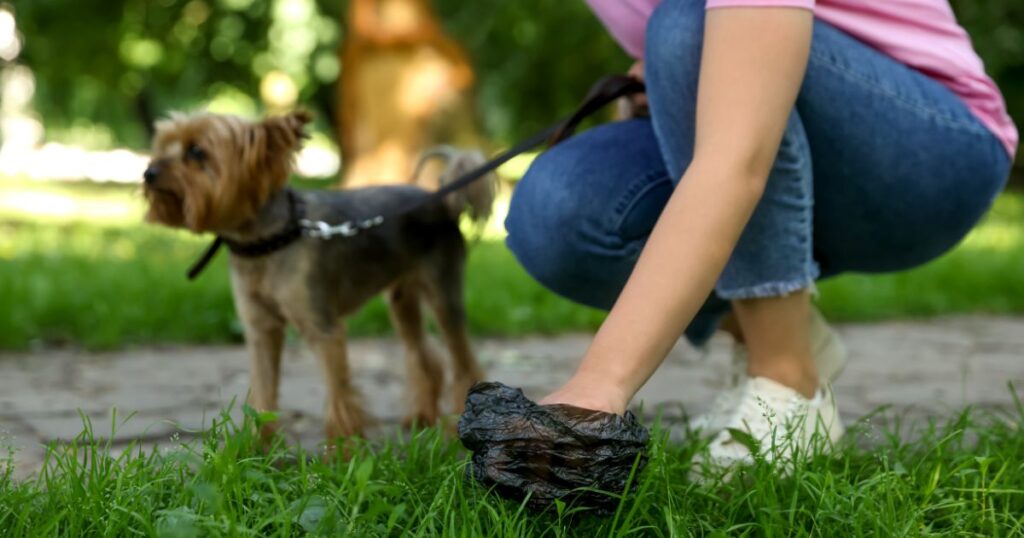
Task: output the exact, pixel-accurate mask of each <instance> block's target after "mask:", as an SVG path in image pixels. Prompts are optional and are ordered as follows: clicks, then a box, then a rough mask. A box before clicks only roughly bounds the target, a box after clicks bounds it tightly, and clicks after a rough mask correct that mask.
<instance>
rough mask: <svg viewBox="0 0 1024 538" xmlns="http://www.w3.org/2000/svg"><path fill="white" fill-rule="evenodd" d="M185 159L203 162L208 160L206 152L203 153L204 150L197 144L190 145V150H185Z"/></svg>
mask: <svg viewBox="0 0 1024 538" xmlns="http://www.w3.org/2000/svg"><path fill="white" fill-rule="evenodd" d="M185 158H186V159H192V160H195V161H201V160H203V159H205V158H206V152H205V151H203V148H201V147H199V146H197V145H195V144H189V145H188V148H187V149H186V150H185Z"/></svg>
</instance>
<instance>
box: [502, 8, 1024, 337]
mask: <svg viewBox="0 0 1024 538" xmlns="http://www.w3.org/2000/svg"><path fill="white" fill-rule="evenodd" d="M704 3H705V2H704V0H664V1H663V2H662V3H661V4H660V5H659V6H658V8H657V9H656V11H655V13H654V15H653V16H652V17H651V19H650V23H649V24H648V27H647V43H646V51H647V52H646V55H647V56H646V58H645V65H646V73H645V76H646V79H647V95H648V99H649V103H650V111H651V118H650V119H635V120H629V121H622V122H616V123H611V124H607V125H603V126H600V127H597V128H594V129H591V130H589V131H587V132H584V133H582V134H579V135H577V136H576V137H574V138H571V139H569V140H567V141H565V142H563V143H562V144H560V145H558V146H556V147H554V148H552V149H550V150H548V151H546V152H545V153H543V154H542V155H540V156H539V157H538V158H537V159H536V161H535V162H534V163H533V165H532V166H531V167H530V169H529V170H528V171H527V173H526V175H525V176H524V177H523V179H522V181H521V182H520V183H519V185H518V186H517V187H516V191H515V193H514V195H513V197H512V203H511V207H510V210H509V215H508V219H507V220H506V223H505V225H506V228H507V229H508V239H507V244H508V247H509V248H510V249H511V250H512V252H513V253H514V254H515V255H516V257H517V258H518V260H519V261H520V263H522V265H523V266H524V267H525V268H526V270H527V271H528V272H529V273H530V274H531V275H532V276H533V277H534V278H536V279H537V280H538V281H539V282H541V283H542V284H543V285H545V286H546V287H548V288H550V289H551V290H553V291H555V292H556V293H558V294H560V295H563V296H565V297H568V298H569V299H572V300H574V301H577V302H580V303H584V304H587V305H590V306H594V307H598V308H603V309H608V308H610V307H611V305H612V304H613V303H614V301H615V299H616V297H617V296H618V294H619V292H620V291H621V290H622V288H623V286H624V284H625V282H626V279H627V278H628V276H629V274H630V272H631V271H632V269H633V265H634V264H635V262H636V260H637V257H638V256H639V254H640V251H641V249H642V248H643V246H644V243H645V241H646V239H647V237H648V235H649V233H650V232H651V229H652V228H653V227H654V223H655V221H656V220H657V219H658V215H659V214H660V213H661V211H662V208H663V207H664V206H665V204H666V202H667V201H668V198H669V196H670V195H671V194H672V191H673V189H674V188H675V187H676V185H677V184H678V182H679V181H680V179H681V178H682V176H683V172H684V171H685V170H686V168H687V166H688V164H689V162H690V160H691V158H692V156H693V145H694V130H695V119H694V117H695V109H696V95H697V76H698V73H699V72H700V57H701V46H702V41H703V32H704ZM1010 165H1011V162H1010V158H1009V156H1008V155H1007V153H1006V150H1005V149H1004V147H1003V146H1002V144H1001V143H1000V142H999V140H998V139H997V138H996V137H995V136H994V135H993V134H992V133H991V132H990V131H989V130H988V129H986V128H985V126H984V125H983V124H982V123H981V122H979V121H978V119H977V118H975V117H974V116H973V115H972V114H971V112H970V111H969V110H968V109H967V107H966V106H965V105H964V104H963V102H962V101H961V100H960V99H959V98H958V97H957V96H956V95H954V94H953V93H952V92H950V91H949V90H948V89H947V88H946V87H945V86H943V85H941V84H939V83H938V82H935V81H934V80H932V79H930V78H928V77H926V76H925V75H923V74H921V73H919V72H917V71H914V70H912V69H910V68H908V67H906V66H905V65H903V64H900V63H899V62H897V61H895V60H893V59H891V58H889V57H888V56H885V55H884V54H882V53H880V52H878V51H876V50H874V49H872V48H870V47H868V46H866V45H864V44H863V43H861V42H860V41H857V40H856V39H854V38H853V37H851V36H849V35H847V34H845V33H843V32H841V31H840V30H838V29H836V28H835V27H833V26H831V25H829V24H827V23H824V22H821V21H816V22H815V26H814V37H813V41H812V45H811V54H810V60H809V64H808V67H807V73H806V76H805V78H804V81H803V85H802V86H801V89H800V93H799V96H798V98H797V102H796V106H795V107H794V109H793V113H792V115H791V116H790V118H789V123H788V125H787V127H786V131H785V135H784V137H783V140H782V144H781V146H780V148H779V152H778V156H777V157H776V161H775V163H774V166H773V167H772V170H771V173H770V175H769V177H768V183H767V187H766V189H765V192H764V195H763V197H762V198H761V200H760V202H759V204H758V206H757V208H756V210H755V211H754V214H753V216H752V218H751V220H750V222H749V223H748V224H747V226H746V228H745V230H744V232H743V234H742V236H741V238H740V240H739V243H738V244H737V245H736V247H735V250H734V251H733V253H732V256H731V258H730V259H729V262H728V264H727V265H726V267H725V270H724V271H723V272H722V274H721V276H720V277H719V279H718V282H717V285H716V287H715V290H714V293H713V294H712V296H711V297H709V298H708V301H707V302H706V304H705V305H704V307H703V308H702V310H701V311H700V313H699V314H698V315H697V316H696V318H695V319H694V320H693V322H692V323H691V324H690V326H689V327H688V328H687V330H686V336H687V337H688V338H689V340H690V341H691V342H693V343H695V344H698V345H699V344H702V343H703V342H705V341H706V340H707V339H708V338H709V337H710V336H711V334H712V333H713V332H714V331H715V329H716V327H717V325H718V322H719V319H720V318H721V316H722V314H724V313H725V312H727V311H728V309H729V301H730V300H734V299H747V298H758V297H772V296H779V295H785V294H787V293H790V292H793V291H796V290H801V289H805V288H808V287H811V286H812V285H813V282H814V281H815V280H817V279H819V278H824V277H829V276H833V275H837V274H840V273H843V272H846V271H859V272H886V271H897V270H902V269H908V268H911V267H914V266H917V265H920V264H922V263H925V262H927V261H929V260H932V259H934V258H936V257H937V256H939V255H940V254H942V253H944V252H946V251H948V250H949V249H950V248H952V247H953V246H954V245H955V244H956V243H957V242H959V241H960V240H961V239H962V238H963V237H964V236H965V235H966V234H967V232H968V231H969V230H970V229H971V228H972V227H973V226H974V225H975V224H976V223H977V222H978V220H979V219H980V218H981V217H982V215H983V214H984V213H985V212H986V211H987V210H988V208H989V207H990V206H991V204H992V202H993V200H994V198H995V197H996V195H997V194H998V193H999V191H1001V190H1002V188H1003V186H1004V185H1005V182H1006V178H1007V177H1008V175H1009V169H1010ZM680 233H686V231H685V230H680Z"/></svg>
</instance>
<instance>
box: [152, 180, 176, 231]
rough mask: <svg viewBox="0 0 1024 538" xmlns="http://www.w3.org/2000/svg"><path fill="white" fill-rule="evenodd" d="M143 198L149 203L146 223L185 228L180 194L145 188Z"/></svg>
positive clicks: (167, 190)
mask: <svg viewBox="0 0 1024 538" xmlns="http://www.w3.org/2000/svg"><path fill="white" fill-rule="evenodd" d="M145 197H146V201H147V202H148V203H149V210H148V211H147V212H146V220H147V221H149V222H155V223H158V224H163V225H165V226H171V227H174V228H183V227H185V208H184V204H185V201H184V199H183V198H182V197H181V195H180V194H178V193H176V192H174V191H172V190H169V189H162V188H147V189H146V190H145Z"/></svg>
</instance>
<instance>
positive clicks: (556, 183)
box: [505, 152, 582, 288]
mask: <svg viewBox="0 0 1024 538" xmlns="http://www.w3.org/2000/svg"><path fill="white" fill-rule="evenodd" d="M565 157H566V156H564V155H562V156H560V155H557V154H556V153H555V152H549V153H545V154H542V155H540V156H539V157H538V158H537V159H536V160H535V161H534V163H533V165H532V166H530V168H529V170H527V172H526V174H525V175H524V176H523V178H522V179H521V180H520V181H519V183H518V184H517V185H516V189H515V191H514V192H513V194H512V200H511V202H510V204H509V210H508V216H507V217H506V218H505V228H506V230H507V231H508V237H507V239H506V244H507V245H508V248H509V250H511V251H512V253H513V254H515V256H516V258H517V259H518V260H519V262H520V264H522V265H523V267H524V268H525V269H526V270H527V272H529V273H530V274H531V275H533V276H534V278H536V279H537V280H539V281H540V282H541V283H542V284H544V285H546V286H548V287H551V288H558V287H560V286H559V283H560V282H561V281H562V280H564V279H566V278H568V273H569V271H570V268H571V266H572V264H573V262H574V258H576V255H575V254H574V251H573V245H572V244H571V241H572V239H573V237H575V235H576V234H574V233H572V230H573V228H574V227H575V226H577V225H578V223H579V222H580V219H581V218H582V215H581V214H580V211H581V208H580V205H579V198H580V193H579V192H573V191H572V190H571V189H570V185H568V184H567V183H568V182H569V181H571V180H572V179H574V176H573V174H572V172H573V165H572V162H571V161H572V160H573V158H571V157H570V158H569V159H568V160H567V159H566V158H565ZM577 179H578V178H577Z"/></svg>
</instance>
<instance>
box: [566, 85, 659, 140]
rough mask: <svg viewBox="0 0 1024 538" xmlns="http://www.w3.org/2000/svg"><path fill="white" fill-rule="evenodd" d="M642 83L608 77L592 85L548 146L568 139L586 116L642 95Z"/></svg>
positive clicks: (643, 87)
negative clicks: (617, 100)
mask: <svg viewBox="0 0 1024 538" xmlns="http://www.w3.org/2000/svg"><path fill="white" fill-rule="evenodd" d="M644 90H645V86H644V83H643V82H641V81H639V80H637V79H635V78H633V77H631V76H628V75H609V76H607V77H604V78H602V79H601V80H598V81H597V82H595V83H594V85H593V86H591V87H590V91H588V92H587V96H586V97H585V98H584V99H583V102H582V103H580V106H579V108H577V109H576V111H575V112H573V113H572V115H571V116H569V117H568V118H566V119H565V120H563V121H562V123H561V124H560V125H559V126H558V128H557V130H556V131H555V133H554V134H553V135H551V138H549V139H548V145H549V146H554V145H555V144H558V143H559V142H561V141H563V140H565V139H566V138H569V137H570V136H572V135H573V133H575V132H576V128H577V127H579V125H580V123H581V122H582V121H583V120H584V119H586V118H587V117H588V116H591V115H593V114H594V113H595V112H597V111H598V110H600V109H601V108H604V106H605V105H607V104H609V103H611V102H612V101H615V100H616V99H618V98H620V97H625V96H627V95H633V94H637V93H643V92H644Z"/></svg>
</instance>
